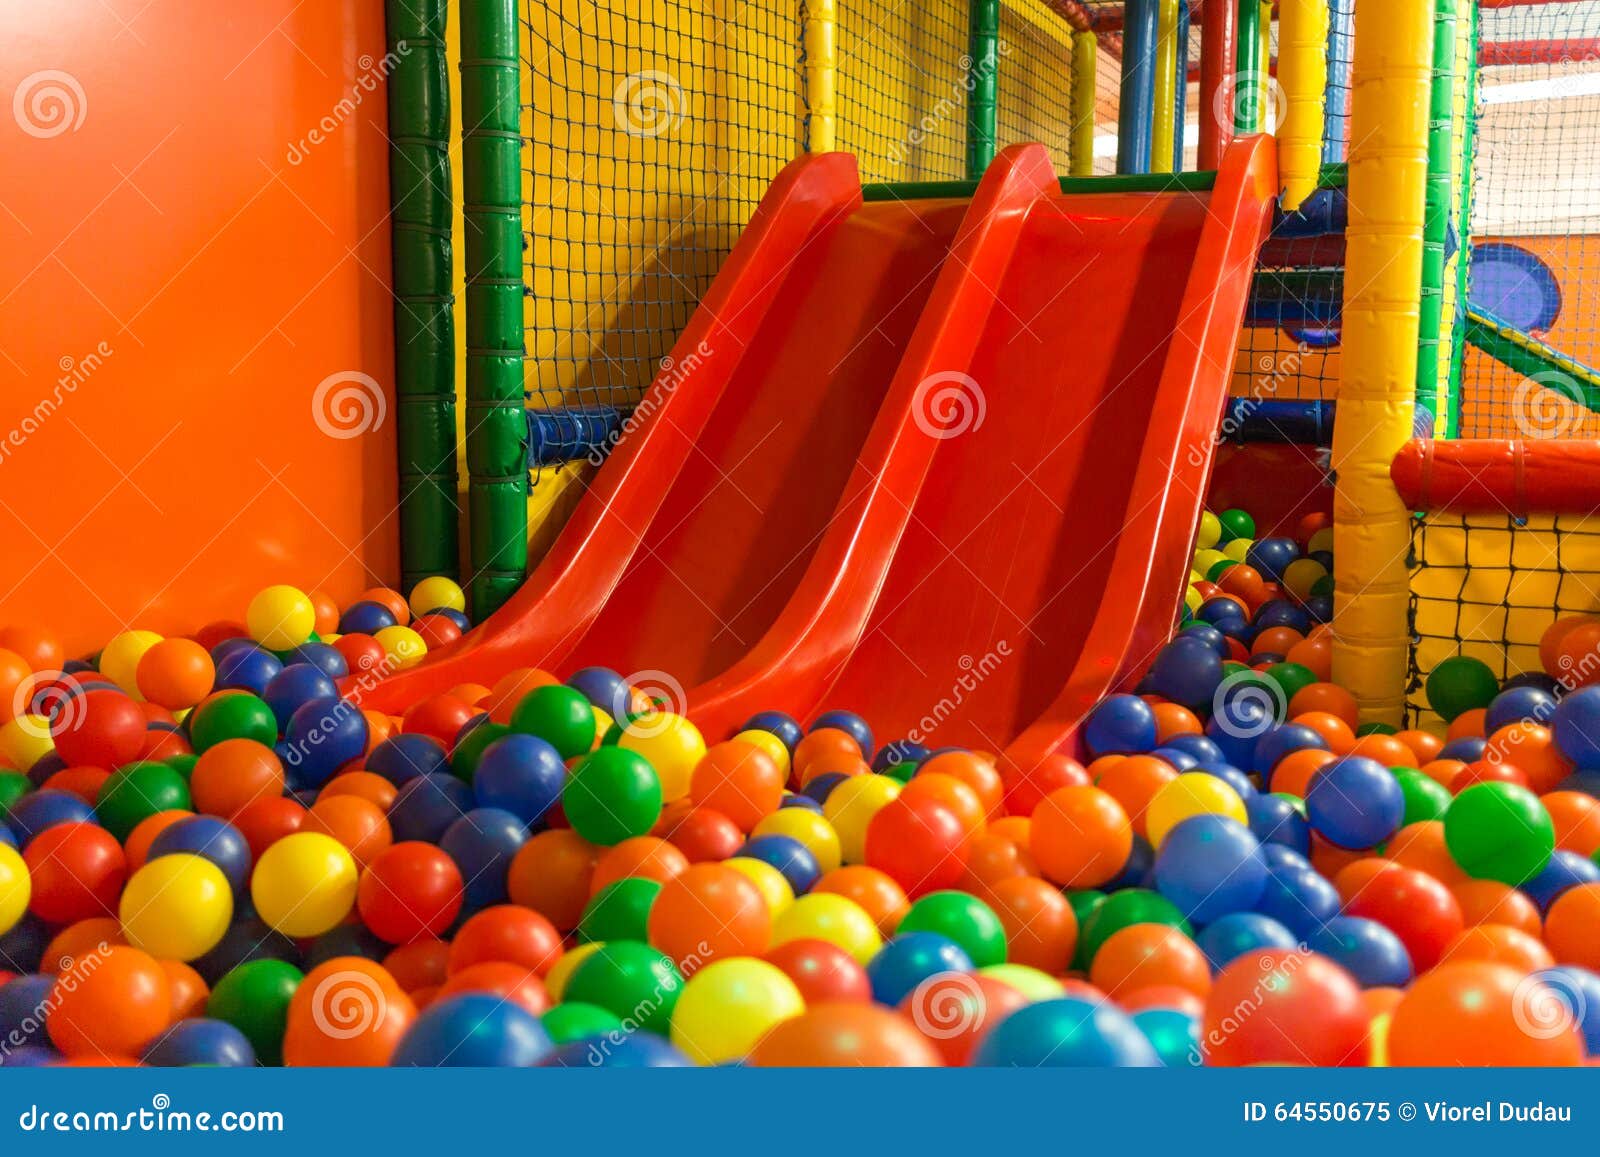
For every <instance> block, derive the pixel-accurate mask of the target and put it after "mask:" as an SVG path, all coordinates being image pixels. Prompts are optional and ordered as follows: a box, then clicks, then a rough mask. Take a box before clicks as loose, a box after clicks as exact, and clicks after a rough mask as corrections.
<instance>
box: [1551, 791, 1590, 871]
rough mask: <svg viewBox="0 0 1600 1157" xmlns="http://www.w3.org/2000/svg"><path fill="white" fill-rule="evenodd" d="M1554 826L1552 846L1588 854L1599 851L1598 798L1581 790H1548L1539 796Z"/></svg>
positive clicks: (1581, 854) (1582, 854)
mask: <svg viewBox="0 0 1600 1157" xmlns="http://www.w3.org/2000/svg"><path fill="white" fill-rule="evenodd" d="M1540 802H1541V803H1543V804H1544V807H1545V810H1546V811H1547V812H1549V813H1550V821H1551V823H1553V824H1554V825H1555V829H1556V847H1557V848H1558V849H1560V850H1562V851H1567V852H1577V853H1578V855H1580V856H1592V855H1594V854H1595V852H1596V851H1600V800H1597V799H1595V798H1594V796H1592V795H1589V794H1587V793H1585V792H1581V791H1552V792H1550V793H1548V794H1547V795H1544V796H1542V797H1540Z"/></svg>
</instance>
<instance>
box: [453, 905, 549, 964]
mask: <svg viewBox="0 0 1600 1157" xmlns="http://www.w3.org/2000/svg"><path fill="white" fill-rule="evenodd" d="M560 955H561V933H559V932H557V931H556V928H555V925H554V924H552V923H550V921H548V920H546V919H545V918H544V917H543V916H541V915H539V913H537V912H535V911H532V910H531V909H528V908H519V907H517V906H516V905H515V904H499V905H496V906H495V907H493V908H485V909H484V910H483V911H482V912H479V913H478V914H477V915H476V916H473V917H472V918H471V919H470V920H468V921H467V922H466V923H465V924H463V925H462V926H461V930H460V931H459V932H457V933H456V935H455V939H454V940H452V941H451V942H450V961H449V969H450V975H451V976H454V975H455V974H456V973H458V972H460V971H461V970H462V969H463V968H469V967H471V966H472V965H474V964H481V963H483V962H484V961H486V960H498V961H505V962H508V963H511V964H520V965H521V966H522V967H524V968H530V969H532V970H533V971H534V972H536V973H538V974H539V977H540V978H541V979H543V977H544V975H545V973H547V972H549V971H550V966H551V965H552V964H554V963H555V962H556V960H557V958H558V957H560Z"/></svg>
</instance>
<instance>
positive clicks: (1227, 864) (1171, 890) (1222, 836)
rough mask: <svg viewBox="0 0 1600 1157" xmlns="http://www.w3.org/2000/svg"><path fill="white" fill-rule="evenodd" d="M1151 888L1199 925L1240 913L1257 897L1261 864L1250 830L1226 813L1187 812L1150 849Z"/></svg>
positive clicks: (1263, 877)
mask: <svg viewBox="0 0 1600 1157" xmlns="http://www.w3.org/2000/svg"><path fill="white" fill-rule="evenodd" d="M1155 880H1156V890H1157V891H1159V892H1160V893H1161V894H1162V895H1163V896H1165V897H1166V898H1167V899H1169V900H1171V901H1172V902H1173V903H1174V904H1175V905H1177V907H1178V908H1179V910H1181V911H1182V912H1183V914H1184V915H1185V916H1188V917H1189V918H1190V919H1191V920H1193V921H1195V922H1196V923H1200V924H1205V923H1208V922H1210V921H1212V920H1215V919H1217V918H1218V917H1219V916H1225V915H1227V914H1228V913H1229V912H1243V911H1247V910H1248V909H1250V908H1251V907H1253V906H1254V905H1255V903H1256V901H1258V900H1260V899H1261V892H1262V889H1263V888H1265V887H1266V882H1267V866H1266V863H1265V862H1264V861H1263V860H1262V859H1261V845H1260V843H1259V841H1257V839H1256V838H1255V836H1253V835H1251V834H1250V829H1249V828H1247V827H1245V826H1244V825H1243V824H1241V823H1240V822H1239V821H1237V820H1233V819H1229V818H1228V817H1226V816H1218V815H1199V816H1191V817H1190V818H1189V819H1186V820H1184V821H1183V822H1182V823H1180V824H1178V825H1177V826H1176V827H1174V828H1173V829H1172V830H1171V831H1170V832H1168V833H1167V835H1166V838H1165V839H1163V840H1162V841H1161V850H1160V851H1159V852H1157V853H1156V864H1155Z"/></svg>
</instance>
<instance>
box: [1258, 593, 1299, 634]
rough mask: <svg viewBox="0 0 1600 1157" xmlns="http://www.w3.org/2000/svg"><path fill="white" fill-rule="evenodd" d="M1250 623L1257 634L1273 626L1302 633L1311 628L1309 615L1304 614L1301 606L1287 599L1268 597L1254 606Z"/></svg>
mask: <svg viewBox="0 0 1600 1157" xmlns="http://www.w3.org/2000/svg"><path fill="white" fill-rule="evenodd" d="M1250 625H1251V626H1252V627H1254V628H1255V629H1256V633H1257V634H1260V633H1261V632H1262V631H1268V630H1271V629H1272V628H1273V627H1288V628H1290V629H1291V630H1295V631H1299V632H1300V633H1301V634H1302V635H1303V634H1305V633H1306V632H1307V631H1309V630H1310V629H1311V616H1310V615H1308V614H1306V612H1305V609H1304V608H1303V607H1298V606H1296V605H1295V604H1294V603H1291V602H1290V601H1289V600H1288V599H1268V600H1267V601H1266V602H1264V603H1262V604H1261V605H1260V606H1259V607H1257V608H1256V613H1255V614H1254V615H1252V616H1251V617H1250Z"/></svg>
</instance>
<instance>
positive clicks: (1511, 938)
mask: <svg viewBox="0 0 1600 1157" xmlns="http://www.w3.org/2000/svg"><path fill="white" fill-rule="evenodd" d="M1457 960H1479V961H1485V962H1487V963H1490V964H1504V965H1507V966H1509V967H1511V968H1515V969H1518V970H1519V971H1521V972H1522V973H1524V974H1526V973H1529V972H1537V971H1538V970H1539V969H1541V968H1552V967H1554V966H1555V957H1553V956H1552V955H1551V954H1550V950H1549V949H1548V948H1546V947H1545V946H1544V945H1543V944H1541V943H1539V941H1538V940H1536V939H1535V938H1534V937H1532V936H1529V935H1528V934H1527V933H1526V932H1523V931H1521V930H1520V929H1517V928H1512V927H1509V926H1508V925H1505V924H1474V925H1473V926H1472V927H1470V928H1466V929H1463V930H1462V932H1461V934H1460V935H1458V936H1457V937H1456V938H1455V939H1454V940H1452V941H1451V942H1450V947H1449V948H1447V949H1446V950H1445V954H1444V961H1445V963H1449V962H1451V961H1457Z"/></svg>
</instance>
